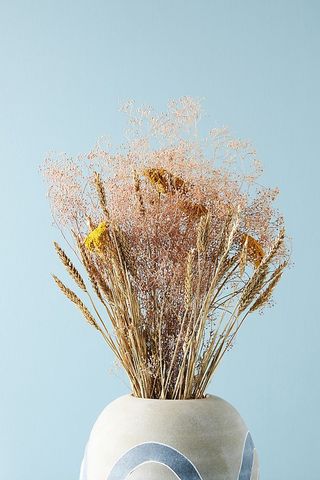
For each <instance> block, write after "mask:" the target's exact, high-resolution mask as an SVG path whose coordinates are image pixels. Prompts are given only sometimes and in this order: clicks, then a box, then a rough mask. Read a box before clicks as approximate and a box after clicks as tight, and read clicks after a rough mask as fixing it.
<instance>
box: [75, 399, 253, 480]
mask: <svg viewBox="0 0 320 480" xmlns="http://www.w3.org/2000/svg"><path fill="white" fill-rule="evenodd" d="M129 475H130V480H174V479H177V478H179V479H180V480H258V478H259V465H258V456H257V453H256V450H255V448H254V444H253V441H252V437H251V434H250V432H249V431H248V429H247V427H246V425H245V423H244V421H243V420H242V418H241V416H240V415H239V413H238V412H237V411H236V410H235V408H233V407H232V406H231V405H230V404H229V403H228V402H226V401H225V400H223V399H221V398H219V397H216V396H213V395H207V397H206V398H204V399H198V400H153V399H142V398H136V397H133V396H132V395H125V396H123V397H120V398H118V399H116V400H114V401H113V402H111V403H110V404H109V405H108V406H107V407H106V408H105V409H104V410H103V411H102V413H101V414H100V416H99V417H98V419H97V421H96V423H95V424H94V426H93V429H92V431H91V434H90V437H89V440H88V443H87V447H86V451H85V456H84V459H83V462H82V466H81V473H80V480H125V479H126V478H127V477H129Z"/></svg>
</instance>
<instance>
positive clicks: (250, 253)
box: [243, 235, 264, 267]
mask: <svg viewBox="0 0 320 480" xmlns="http://www.w3.org/2000/svg"><path fill="white" fill-rule="evenodd" d="M245 241H247V257H248V260H249V261H250V262H252V263H253V264H254V266H255V267H259V265H260V263H261V262H262V259H263V257H264V250H263V248H262V246H261V244H260V243H259V242H258V241H257V240H256V239H255V238H253V237H251V236H250V235H244V236H243V242H245Z"/></svg>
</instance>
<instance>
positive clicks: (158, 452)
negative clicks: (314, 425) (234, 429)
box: [80, 432, 254, 480]
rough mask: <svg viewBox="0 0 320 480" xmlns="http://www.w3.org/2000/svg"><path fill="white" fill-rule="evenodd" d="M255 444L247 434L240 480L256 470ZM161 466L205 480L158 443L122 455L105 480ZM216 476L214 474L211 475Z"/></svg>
mask: <svg viewBox="0 0 320 480" xmlns="http://www.w3.org/2000/svg"><path fill="white" fill-rule="evenodd" d="M86 457H87V455H86V453H85V456H84V459H83V462H82V466H81V474H80V480H87V468H86V467H87V458H86ZM253 457H254V444H253V441H252V437H251V434H250V432H248V433H247V435H246V438H245V442H244V447H243V454H242V459H241V465H240V470H239V475H238V478H237V480H250V478H251V474H252V467H253ZM149 462H150V463H152V462H155V463H160V464H162V465H164V466H166V467H168V468H169V469H170V470H171V471H172V472H173V473H174V474H175V475H176V476H177V477H178V478H179V479H180V480H203V479H202V477H201V475H200V473H199V472H198V470H197V468H196V467H195V466H194V465H193V463H192V462H191V461H190V460H189V459H188V458H187V457H186V456H185V455H183V454H182V453H180V452H179V451H178V450H176V449H175V448H172V447H170V446H169V445H165V444H163V443H158V442H146V443H140V444H139V445H136V446H135V447H133V448H131V449H130V450H128V451H127V452H126V453H125V454H124V455H122V456H121V457H120V458H119V460H118V461H117V462H116V464H115V465H114V466H113V468H112V470H111V472H110V473H109V475H108V477H107V479H106V480H125V479H126V478H127V477H128V476H129V474H130V473H132V472H133V471H134V470H135V469H136V468H138V467H139V466H140V465H142V464H144V463H149ZM212 473H213V472H212Z"/></svg>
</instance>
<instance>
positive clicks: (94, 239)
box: [84, 222, 108, 251]
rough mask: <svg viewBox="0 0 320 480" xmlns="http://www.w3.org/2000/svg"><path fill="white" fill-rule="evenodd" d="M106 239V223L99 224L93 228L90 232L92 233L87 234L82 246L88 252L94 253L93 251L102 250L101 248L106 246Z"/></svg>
mask: <svg viewBox="0 0 320 480" xmlns="http://www.w3.org/2000/svg"><path fill="white" fill-rule="evenodd" d="M107 237H108V226H107V224H106V222H101V223H99V225H98V226H97V228H95V229H94V230H92V232H90V233H89V235H88V236H87V238H86V239H85V241H84V244H85V246H86V248H87V249H88V250H91V251H94V250H99V251H101V250H103V247H104V246H105V244H106V241H107Z"/></svg>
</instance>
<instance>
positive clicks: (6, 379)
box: [0, 0, 320, 480]
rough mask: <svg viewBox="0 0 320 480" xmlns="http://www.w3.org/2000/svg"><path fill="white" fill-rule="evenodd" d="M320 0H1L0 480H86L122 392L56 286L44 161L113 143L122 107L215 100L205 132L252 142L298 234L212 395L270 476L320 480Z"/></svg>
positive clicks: (104, 353)
mask: <svg viewBox="0 0 320 480" xmlns="http://www.w3.org/2000/svg"><path fill="white" fill-rule="evenodd" d="M319 13H320V3H319V2H317V1H302V0H301V1H297V0H293V1H290V0H288V1H285V0H269V1H261V0H260V1H258V0H242V1H240V0H239V1H222V0H221V1H209V0H207V1H193V2H192V1H178V0H171V1H169V0H165V1H158V2H157V1H155V0H153V1H147V0H145V1H142V0H136V1H126V2H125V1H98V0H93V1H83V0H81V1H78V2H76V1H69V0H58V1H57V0H55V1H50V2H49V1H35V0H34V1H29V2H26V1H9V0H7V1H3V0H2V1H1V2H0V39H1V41H0V51H1V57H0V59H1V73H0V137H1V141H0V162H1V190H0V195H1V237H0V242H1V264H0V265H1V280H0V282H1V325H0V328H1V332H0V343H1V344H0V375H1V378H0V389H1V397H0V398H1V400H0V402H1V408H0V457H1V458H0V478H1V480H2V479H8V480H9V479H10V480H43V479H46V480H56V479H61V480H73V479H77V478H78V470H79V466H80V461H81V457H82V453H83V447H84V445H85V442H86V439H87V435H88V433H89V430H90V428H91V426H92V423H93V421H94V420H95V418H96V416H97V415H98V413H99V411H100V410H101V409H102V408H103V407H104V405H105V404H106V403H108V402H109V401H110V400H112V399H114V398H116V397H117V396H118V395H121V394H123V393H126V392H127V390H126V387H125V386H124V385H123V384H122V383H121V382H120V381H119V380H118V379H117V378H116V377H114V376H112V375H111V376H110V374H109V373H108V369H109V368H110V367H111V366H112V356H111V354H110V352H109V351H108V350H107V349H106V348H105V346H104V345H103V343H102V342H101V341H100V339H99V338H98V336H97V335H96V333H95V332H94V331H93V330H92V329H90V328H89V327H88V326H87V325H86V324H85V322H84V321H83V320H82V317H81V316H80V314H78V312H77V311H76V309H75V308H74V307H73V306H72V305H71V304H69V303H68V302H67V301H66V300H65V299H64V298H63V297H62V296H61V295H60V293H59V292H58V291H57V289H56V288H55V287H54V286H53V284H52V281H51V279H50V277H49V273H50V272H51V271H55V272H56V273H61V268H60V266H59V264H58V260H57V259H56V258H55V256H54V253H53V248H52V244H51V242H52V240H53V239H59V240H60V237H59V235H58V232H57V231H55V230H54V229H53V228H52V227H51V223H50V217H49V208H48V205H47V203H46V199H45V188H44V185H43V184H42V181H41V178H40V176H39V174H38V165H39V164H40V163H41V162H42V159H43V157H44V155H45V153H46V152H47V151H49V150H52V149H54V150H57V151H65V152H68V153H72V154H76V153H78V152H81V151H87V150H89V149H90V147H91V146H92V145H93V144H94V142H95V140H96V138H97V137H98V136H100V135H103V134H105V133H110V134H111V135H112V136H113V138H114V139H115V140H116V141H121V138H122V137H121V132H122V129H123V119H122V117H121V115H120V114H118V113H117V110H118V106H119V103H120V102H121V101H123V100H126V99H128V98H134V99H136V100H137V102H138V103H143V102H145V103H149V104H153V105H155V106H156V107H157V108H162V109H164V108H165V106H166V102H167V100H168V99H170V98H176V97H179V96H182V95H192V96H196V97H203V98H204V107H205V109H206V111H207V112H208V115H207V117H206V119H205V120H204V125H205V126H210V125H211V126H217V125H225V124H227V125H230V126H231V127H232V128H233V130H234V132H235V134H236V135H238V136H242V137H245V138H250V139H251V140H252V141H253V142H254V144H255V145H256V147H257V150H258V152H259V154H260V158H261V159H262V161H263V162H264V165H265V176H264V183H265V184H270V185H278V186H280V188H281V196H280V199H279V202H278V205H279V207H280V208H281V210H282V211H283V212H284V214H285V216H286V220H287V227H288V232H289V234H290V235H291V236H292V237H293V239H294V242H293V258H294V261H295V267H294V268H293V269H291V270H290V271H288V272H287V274H286V275H285V276H284V279H283V281H282V283H281V285H280V286H279V289H278V293H277V301H278V305H277V306H276V307H275V308H274V309H273V310H269V311H267V312H266V313H265V315H264V317H259V316H257V317H255V318H254V317H252V318H251V319H250V320H248V323H247V324H246V326H245V327H244V328H243V330H242V332H241V334H240V337H239V340H238V343H237V345H236V347H235V348H234V349H233V351H232V352H231V353H229V355H228V356H227V357H226V358H225V361H224V362H223V364H222V366H221V368H220V370H219V372H218V374H217V376H216V377H215V380H214V382H213V383H212V385H211V388H210V391H211V392H212V393H216V394H218V395H220V396H223V397H224V398H226V399H228V400H229V401H230V402H231V403H233V404H234V405H235V406H236V407H237V408H238V409H239V411H240V412H241V413H242V415H243V417H244V418H245V419H246V421H247V423H248V425H249V427H250V429H251V431H252V434H253V437H254V440H255V443H256V446H257V448H258V450H259V453H260V459H261V480H284V479H288V480H289V479H290V480H304V479H308V480H319V478H320V464H319V449H320V442H319V428H320V421H319V405H320V388H319V344H320V319H319V311H318V304H319V287H318V285H319V193H318V191H319V173H320V170H319V150H320V149H319V107H320V105H319V91H318V89H319V80H320V78H319Z"/></svg>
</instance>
